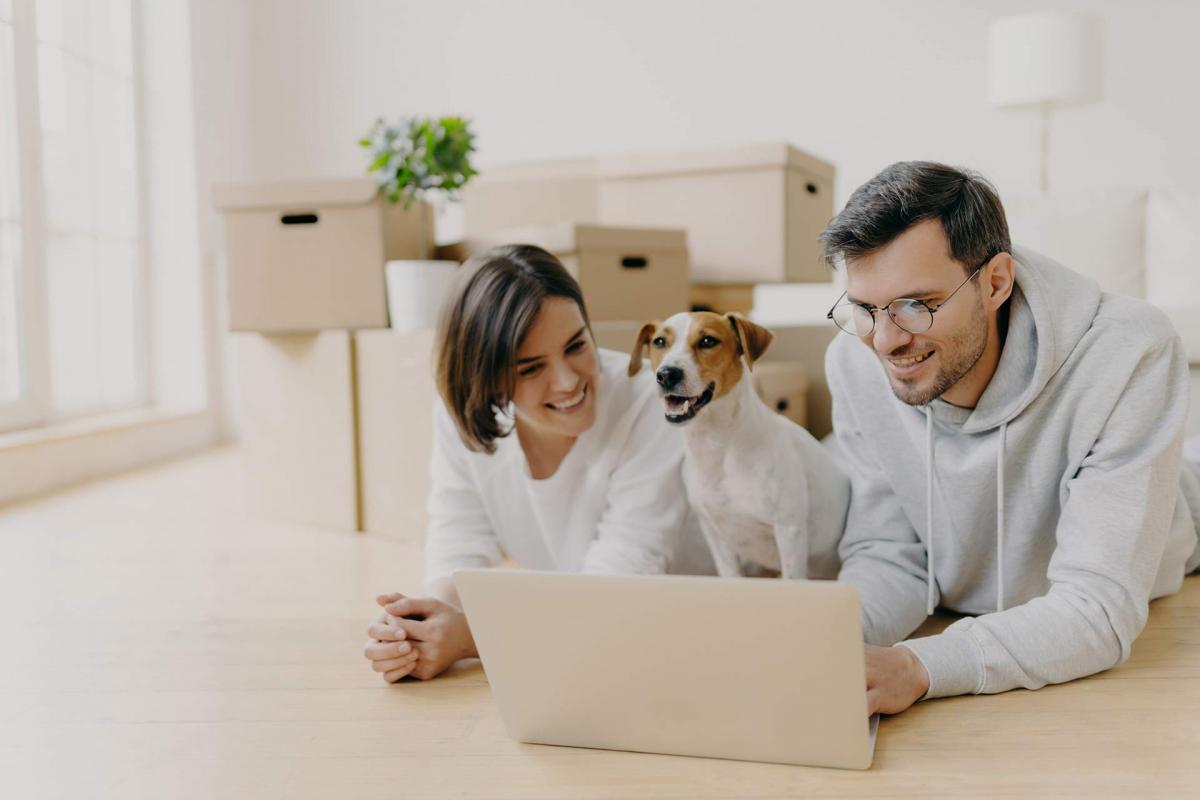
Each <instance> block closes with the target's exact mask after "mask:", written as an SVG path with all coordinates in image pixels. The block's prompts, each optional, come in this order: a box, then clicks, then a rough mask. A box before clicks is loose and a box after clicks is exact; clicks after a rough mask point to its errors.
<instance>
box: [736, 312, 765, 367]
mask: <svg viewBox="0 0 1200 800" xmlns="http://www.w3.org/2000/svg"><path fill="white" fill-rule="evenodd" d="M725 319H727V320H729V324H730V325H731V326H732V327H733V335H734V336H735V337H736V338H737V341H738V348H739V349H740V350H741V352H742V354H743V355H745V356H746V363H748V364H753V363H754V362H755V361H757V360H758V358H759V356H761V355H762V354H763V353H765V352H767V348H768V347H770V346H771V342H773V341H774V340H775V334H773V333H771V332H770V331H769V330H767V329H766V328H764V327H763V326H762V325H755V324H754V323H753V322H751V321H750V320H748V319H746V318H745V317H743V316H742V315H741V314H726V315H725Z"/></svg>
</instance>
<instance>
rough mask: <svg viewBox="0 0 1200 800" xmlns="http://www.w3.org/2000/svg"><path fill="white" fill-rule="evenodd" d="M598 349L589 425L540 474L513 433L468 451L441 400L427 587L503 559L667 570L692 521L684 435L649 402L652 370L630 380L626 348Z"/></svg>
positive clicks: (607, 569) (571, 568)
mask: <svg viewBox="0 0 1200 800" xmlns="http://www.w3.org/2000/svg"><path fill="white" fill-rule="evenodd" d="M598 352H599V359H600V377H599V379H598V381H597V394H596V400H597V408H596V421H595V424H594V425H593V426H592V427H591V428H590V429H588V430H587V431H586V432H585V433H583V434H582V435H581V436H580V437H579V438H578V439H576V441H575V444H574V445H573V446H572V447H571V450H570V451H569V452H568V453H567V456H566V458H564V459H563V462H562V464H560V465H559V467H558V470H557V471H556V472H555V473H554V474H553V475H552V476H550V477H549V478H546V479H544V480H534V479H533V478H532V477H531V476H530V473H529V465H528V462H527V461H526V459H525V453H524V451H523V450H522V449H521V444H520V442H519V441H518V440H517V436H516V434H515V433H511V434H510V435H508V436H505V437H503V438H501V439H498V440H496V452H495V453H493V454H491V455H488V454H486V453H477V452H473V451H471V450H468V449H467V447H466V445H465V444H463V442H462V440H461V439H460V438H459V435H458V431H457V430H456V428H455V427H454V422H453V421H452V420H451V418H450V415H449V413H448V412H447V411H446V409H445V407H444V406H443V405H442V404H441V403H439V404H438V405H437V409H436V412H435V414H434V416H435V419H434V441H433V459H432V482H433V486H432V489H431V490H430V493H429V528H428V533H427V536H426V541H425V582H426V585H429V584H431V583H432V582H434V581H436V580H438V579H439V578H444V577H445V576H447V575H449V574H450V573H451V572H453V571H454V570H455V569H458V568H460V567H487V566H493V565H495V564H498V563H500V562H501V561H503V560H504V559H505V558H510V559H512V560H513V561H515V562H516V563H517V564H519V565H520V566H521V567H523V568H525V569H541V570H556V571H563V572H589V573H607V574H618V573H620V574H639V573H640V574H650V573H662V572H666V571H667V569H668V567H669V566H671V561H672V559H673V557H674V555H675V553H676V550H677V548H678V547H679V545H680V543H681V540H682V539H683V538H684V536H685V534H684V530H685V526H687V525H688V524H689V512H688V503H687V493H686V490H685V488H684V485H683V478H682V474H681V463H682V459H683V441H682V437H681V436H680V432H679V431H678V430H677V429H675V428H673V427H671V426H670V425H669V424H668V423H667V422H666V421H665V420H664V419H663V415H662V413H661V412H660V411H659V410H658V408H657V404H658V400H657V392H656V391H655V388H654V378H653V373H652V371H650V370H642V371H641V372H639V373H638V374H637V375H636V376H634V377H632V378H631V377H629V376H628V375H627V374H626V368H627V366H628V363H629V357H628V356H626V355H623V354H621V353H616V352H613V351H609V350H599V351H598ZM505 419H506V421H508V424H509V425H510V426H511V420H510V418H508V417H506V418H505Z"/></svg>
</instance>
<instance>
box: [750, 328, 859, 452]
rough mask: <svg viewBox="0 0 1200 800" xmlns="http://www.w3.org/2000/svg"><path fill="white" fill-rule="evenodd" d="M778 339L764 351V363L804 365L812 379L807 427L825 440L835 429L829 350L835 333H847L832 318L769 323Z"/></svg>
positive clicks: (810, 431) (807, 374)
mask: <svg viewBox="0 0 1200 800" xmlns="http://www.w3.org/2000/svg"><path fill="white" fill-rule="evenodd" d="M767 327H769V328H770V329H771V332H772V333H774V334H775V339H774V341H772V342H771V346H770V347H769V348H767V352H766V353H764V354H763V357H762V362H761V363H763V364H768V363H775V362H789V363H793V364H799V365H800V366H801V367H803V368H804V373H805V375H806V376H807V378H808V392H807V400H806V402H805V410H804V418H805V425H804V427H805V428H807V429H808V432H809V433H811V434H812V435H813V436H815V437H817V438H818V439H821V438H823V437H825V436H826V435H828V434H829V433H830V432H831V431H832V430H833V401H832V399H831V397H830V395H829V384H828V383H827V382H826V380H825V351H826V350H828V349H829V343H830V342H831V341H833V337H834V336H845V335H846V334H844V333H841V332H840V331H839V330H838V329H837V327H836V326H835V325H834V324H833V323H832V322H829V321H828V320H826V321H824V322H821V323H813V324H811V325H807V324H806V325H768V326H767Z"/></svg>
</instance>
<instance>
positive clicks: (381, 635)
mask: <svg viewBox="0 0 1200 800" xmlns="http://www.w3.org/2000/svg"><path fill="white" fill-rule="evenodd" d="M367 636H370V637H371V638H372V639H377V640H378V641H381V642H399V641H403V640H404V639H407V638H408V632H407V631H405V630H404V628H401V627H397V626H395V625H386V624H384V623H382V622H373V623H371V627H369V628H367Z"/></svg>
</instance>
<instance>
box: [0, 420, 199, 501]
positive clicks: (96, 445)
mask: <svg viewBox="0 0 1200 800" xmlns="http://www.w3.org/2000/svg"><path fill="white" fill-rule="evenodd" d="M215 438H216V431H215V426H214V420H213V416H212V414H210V413H209V412H206V411H195V412H167V411H150V410H146V411H138V412H126V413H123V414H117V415H112V416H108V417H99V418H96V419H93V420H86V421H79V422H74V423H69V424H64V425H62V426H51V427H47V428H40V429H34V430H28V431H22V432H20V433H14V434H7V435H4V436H0V505H3V504H5V503H9V502H12V501H14V500H18V499H22V498H27V497H33V496H35V495H40V494H45V493H47V492H51V491H55V490H57V489H61V488H64V487H66V486H70V485H72V484H75V483H79V482H81V481H86V480H90V479H93V478H100V477H104V476H106V475H111V474H113V473H117V472H122V471H125V470H129V469H133V468H135V467H140V466H144V465H147V464H151V463H154V462H156V461H162V460H164V459H168V458H171V457H174V456H179V455H184V454H186V453H191V452H196V451H199V450H203V449H205V448H207V447H210V446H212V445H213V444H214V442H215Z"/></svg>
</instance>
